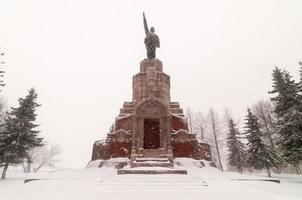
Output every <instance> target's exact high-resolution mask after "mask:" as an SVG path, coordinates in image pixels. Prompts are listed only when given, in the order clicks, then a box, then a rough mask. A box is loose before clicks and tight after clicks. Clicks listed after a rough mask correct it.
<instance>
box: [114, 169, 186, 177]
mask: <svg viewBox="0 0 302 200" xmlns="http://www.w3.org/2000/svg"><path fill="white" fill-rule="evenodd" d="M146 168H147V167H146ZM117 174H118V175H124V174H183V175H186V174H187V170H175V169H168V168H167V169H154V168H150V169H119V170H117Z"/></svg>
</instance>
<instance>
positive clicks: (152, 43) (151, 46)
mask: <svg viewBox="0 0 302 200" xmlns="http://www.w3.org/2000/svg"><path fill="white" fill-rule="evenodd" d="M143 17H144V28H145V33H146V37H145V45H146V50H147V57H148V59H154V58H155V52H156V48H159V46H160V44H159V37H158V36H157V35H156V34H155V29H154V27H151V28H150V30H149V28H148V24H147V20H146V16H145V13H143Z"/></svg>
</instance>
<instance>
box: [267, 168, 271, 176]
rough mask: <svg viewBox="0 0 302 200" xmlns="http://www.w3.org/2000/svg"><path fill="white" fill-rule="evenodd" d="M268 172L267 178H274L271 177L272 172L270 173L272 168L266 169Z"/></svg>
mask: <svg viewBox="0 0 302 200" xmlns="http://www.w3.org/2000/svg"><path fill="white" fill-rule="evenodd" d="M266 171H267V176H268V177H272V176H271V171H270V168H269V167H266Z"/></svg>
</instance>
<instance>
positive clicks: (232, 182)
mask: <svg viewBox="0 0 302 200" xmlns="http://www.w3.org/2000/svg"><path fill="white" fill-rule="evenodd" d="M175 162H176V163H177V165H175V168H177V169H187V170H188V175H117V174H116V169H115V168H114V166H113V164H112V163H113V162H107V163H105V164H104V165H103V167H101V168H87V169H81V170H73V169H61V170H54V171H48V172H43V171H42V172H39V173H38V174H30V175H24V174H23V173H21V172H13V171H10V172H9V173H8V179H7V180H1V181H0V199H1V200H2V199H3V200H19V199H20V200H67V199H72V200H79V199H81V200H82V199H83V200H84V199H85V200H86V199H87V200H94V199H95V200H100V199H102V200H104V199H106V200H107V199H108V200H109V199H112V200H117V199H133V200H135V199H140V200H141V199H173V200H178V199H179V200H184V199H186V200H189V199H206V200H217V199H224V200H228V199H231V200H242V199H244V200H255V199H257V200H262V199H263V200H301V198H302V176H296V175H278V177H276V176H275V174H273V176H274V178H272V179H279V180H281V183H280V184H278V183H275V182H270V181H257V180H258V179H265V180H267V178H266V177H265V176H261V175H259V176H256V175H246V174H244V175H240V174H237V173H229V172H225V173H222V172H220V171H218V170H217V169H216V168H213V167H210V166H208V164H207V163H205V165H206V166H205V167H203V166H202V165H201V164H200V162H198V161H194V160H191V159H176V161H175ZM25 179H40V180H33V181H30V182H27V183H24V180H25Z"/></svg>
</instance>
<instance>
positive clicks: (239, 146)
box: [227, 119, 245, 174]
mask: <svg viewBox="0 0 302 200" xmlns="http://www.w3.org/2000/svg"><path fill="white" fill-rule="evenodd" d="M241 139H242V138H241V135H240V132H239V130H238V128H237V125H236V124H235V123H234V121H233V119H230V120H229V132H228V136H227V147H228V150H229V154H228V163H229V165H230V166H233V167H236V168H237V170H238V171H239V173H241V174H242V172H243V167H244V165H245V159H244V158H245V148H244V144H243V143H242V141H241Z"/></svg>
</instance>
